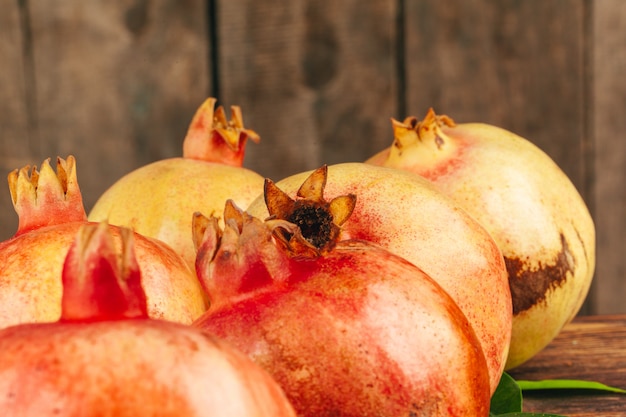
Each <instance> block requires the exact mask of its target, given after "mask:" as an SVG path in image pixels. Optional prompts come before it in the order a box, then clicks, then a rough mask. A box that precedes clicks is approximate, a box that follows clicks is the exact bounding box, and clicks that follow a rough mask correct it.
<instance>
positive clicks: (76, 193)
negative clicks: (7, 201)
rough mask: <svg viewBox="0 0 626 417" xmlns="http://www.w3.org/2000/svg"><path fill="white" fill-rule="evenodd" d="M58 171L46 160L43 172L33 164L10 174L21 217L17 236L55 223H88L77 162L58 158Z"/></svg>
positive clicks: (11, 190)
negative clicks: (77, 171)
mask: <svg viewBox="0 0 626 417" xmlns="http://www.w3.org/2000/svg"><path fill="white" fill-rule="evenodd" d="M56 168H57V172H56V173H55V172H54V170H53V169H52V167H51V166H50V158H48V159H46V160H44V161H43V162H42V164H41V168H40V170H37V167H36V166H33V167H32V168H31V167H30V166H29V165H26V166H24V167H22V168H21V169H16V170H14V171H12V172H11V173H9V175H8V178H7V179H8V183H9V190H10V192H11V200H12V202H13V207H14V208H15V211H16V213H17V215H18V217H19V225H18V229H17V232H16V233H15V236H17V235H20V234H22V233H25V232H28V231H30V230H33V229H36V228H39V227H43V226H49V225H54V224H61V223H68V222H73V221H85V220H87V213H86V212H85V207H84V205H83V199H82V194H81V192H80V188H79V186H78V181H77V176H76V160H75V158H74V157H73V156H72V155H70V156H68V157H67V160H65V159H63V158H60V157H57V161H56Z"/></svg>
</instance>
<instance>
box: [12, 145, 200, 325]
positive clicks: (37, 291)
mask: <svg viewBox="0 0 626 417" xmlns="http://www.w3.org/2000/svg"><path fill="white" fill-rule="evenodd" d="M9 189H10V191H11V197H12V199H13V204H14V206H15V210H16V212H17V214H18V217H19V226H18V230H17V232H16V233H15V235H14V236H13V237H12V238H10V239H8V240H5V241H4V242H0V256H1V257H2V259H3V262H1V263H0V328H2V327H6V326H9V325H14V324H19V323H26V322H48V321H56V320H58V319H59V317H60V315H61V308H60V300H61V293H62V285H61V275H62V268H63V263H64V261H65V256H66V254H67V251H68V249H69V247H70V245H71V243H72V241H73V240H74V237H75V236H76V232H77V230H78V229H79V228H80V227H81V225H83V224H85V223H87V216H86V214H85V209H84V206H83V203H82V197H81V192H80V188H79V186H78V181H77V175H76V161H75V158H74V157H73V156H69V157H68V158H67V160H64V159H62V158H57V173H56V174H55V172H54V170H53V169H52V167H51V166H50V161H49V160H46V161H44V162H43V163H42V164H41V170H40V171H39V170H37V168H36V167H33V168H32V170H31V169H30V167H28V166H25V167H23V168H22V169H20V170H15V171H13V172H11V173H10V174H9ZM110 228H111V233H112V234H113V235H114V236H115V240H116V242H117V243H116V244H117V245H120V244H121V243H120V242H119V239H120V237H119V233H120V232H119V228H117V227H115V226H110ZM190 233H191V229H190ZM135 248H136V252H137V259H138V262H139V264H140V265H141V268H142V270H143V272H144V273H143V278H142V279H143V286H144V288H145V291H146V294H147V297H148V312H149V314H150V316H151V317H154V318H163V319H167V320H172V321H178V322H181V323H185V324H189V323H191V322H192V321H193V320H194V319H195V318H197V317H198V316H200V314H202V313H203V312H204V311H205V310H206V308H207V301H206V295H205V293H204V291H203V289H202V286H201V285H200V283H199V282H198V279H197V278H196V276H195V272H194V271H193V270H191V269H190V268H189V266H188V265H187V263H186V262H185V260H184V259H182V258H181V257H180V255H178V254H177V253H176V252H174V250H173V249H172V248H170V247H169V246H167V245H166V244H164V243H163V242H161V241H158V240H156V239H150V238H147V237H144V236H141V235H139V234H136V236H135Z"/></svg>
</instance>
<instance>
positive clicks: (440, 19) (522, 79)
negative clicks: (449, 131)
mask: <svg viewBox="0 0 626 417" xmlns="http://www.w3.org/2000/svg"><path fill="white" fill-rule="evenodd" d="M582 5H583V2H581V1H572V0H555V1H550V2H544V1H542V0H529V1H512V0H505V1H498V2H493V1H488V0H470V1H466V0H454V1H446V2H438V1H420V2H407V7H406V19H407V23H406V51H407V52H406V60H407V63H406V65H407V69H406V74H407V79H406V84H407V88H406V91H405V93H406V94H407V104H408V113H410V114H412V115H417V116H418V117H420V118H421V117H422V116H423V115H425V114H426V111H427V110H428V108H429V107H434V109H435V111H437V112H438V113H444V114H448V115H449V116H450V117H452V118H453V119H455V120H456V121H458V122H486V123H491V124H494V125H497V126H500V127H503V128H505V129H508V130H511V131H513V132H515V133H517V134H519V135H522V136H524V137H526V138H527V139H529V140H531V141H532V142H534V143H535V144H537V145H538V146H539V147H540V148H541V149H543V150H544V151H545V152H546V153H548V154H549V155H550V156H551V157H552V158H553V159H554V160H555V161H556V162H557V164H559V166H561V167H562V168H563V170H564V171H565V172H566V174H567V175H568V176H569V177H570V178H571V179H572V181H573V182H574V184H575V185H576V186H577V187H578V188H579V190H581V192H582V191H584V190H583V187H582V185H583V183H584V181H583V175H584V172H583V171H582V170H581V164H582V161H583V159H584V158H585V155H583V154H582V148H581V143H582V141H583V135H584V133H585V132H584V121H585V115H584V111H585V106H584V103H583V98H584V96H583V92H584V89H583V83H584V74H585V73H584V68H583V64H584V63H583V51H584V33H585V32H584V21H583V7H582Z"/></svg>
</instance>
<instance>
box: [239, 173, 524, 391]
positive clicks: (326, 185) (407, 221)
mask: <svg viewBox="0 0 626 417" xmlns="http://www.w3.org/2000/svg"><path fill="white" fill-rule="evenodd" d="M344 194H355V195H357V196H358V199H357V202H356V205H355V207H354V212H353V213H352V215H351V216H350V217H349V218H348V219H347V220H345V223H343V224H342V226H341V232H340V235H341V236H340V239H362V240H367V241H369V242H373V243H375V244H378V245H381V246H383V247H384V248H385V249H387V250H390V251H391V252H393V253H395V254H397V255H400V256H402V257H403V258H405V259H406V260H408V261H409V262H411V263H413V264H415V265H416V266H418V267H419V268H420V269H422V270H423V271H424V272H426V273H427V274H428V275H429V276H430V277H431V278H432V279H434V280H435V281H437V283H438V284H439V285H441V286H442V287H443V288H444V289H445V290H446V291H447V292H448V294H450V296H451V297H452V298H453V299H454V300H455V302H456V303H457V304H458V305H459V307H460V308H461V310H462V311H463V313H464V314H465V315H466V316H467V318H468V320H469V321H470V323H471V325H472V326H473V328H474V331H475V332H476V335H477V336H478V339H479V340H480V342H481V346H482V348H483V351H484V353H485V357H486V359H487V364H488V366H489V374H490V381H491V390H492V392H493V391H495V389H496V387H497V385H498V382H499V380H500V377H501V375H502V371H503V369H504V364H505V361H506V358H507V354H508V349H509V342H510V338H511V320H512V308H511V293H510V290H509V284H508V280H507V273H506V268H505V264H504V259H503V257H502V253H501V252H500V250H499V248H498V246H497V244H496V243H495V242H494V240H493V239H492V237H491V236H490V235H489V233H487V231H486V230H485V229H484V228H483V227H482V226H481V225H480V224H479V223H478V222H477V221H476V220H474V219H473V218H472V217H470V216H469V215H468V214H467V212H466V211H464V210H463V209H461V208H460V207H459V206H458V205H457V204H456V203H454V202H453V201H452V200H451V199H450V198H448V197H447V196H445V195H443V194H442V193H441V192H439V191H437V190H436V189H435V187H434V186H433V185H432V184H431V183H430V182H428V181H427V180H425V179H424V178H422V177H419V176H417V175H415V174H412V173H409V172H403V171H400V170H396V169H391V168H382V167H376V166H373V165H368V164H363V163H343V164H336V165H331V166H328V167H326V166H323V167H321V168H319V169H317V170H315V171H309V172H303V173H299V174H296V175H292V176H290V177H288V178H285V179H282V180H280V181H278V182H277V183H274V182H273V181H271V180H267V181H266V185H265V199H264V198H263V196H261V197H259V198H257V199H256V200H255V201H254V202H253V203H252V204H251V205H250V206H249V207H248V210H247V211H248V212H249V213H250V214H251V215H253V216H256V217H259V218H265V217H267V216H268V215H269V216H271V217H273V218H281V219H286V220H288V221H291V222H295V223H298V224H299V225H301V227H302V228H303V234H304V235H305V236H308V235H309V234H310V233H311V234H312V233H315V230H316V229H320V228H321V227H323V225H324V223H326V220H325V219H326V218H328V217H329V206H330V207H332V205H334V204H337V202H336V201H337V200H336V198H337V197H338V196H341V195H344ZM268 197H269V198H268ZM303 211H314V212H315V213H316V215H317V217H318V218H316V219H313V220H311V219H306V220H305V222H307V223H311V225H307V224H303V221H302V220H300V219H299V218H298V217H299V216H300V214H299V213H301V212H303ZM331 217H332V216H331Z"/></svg>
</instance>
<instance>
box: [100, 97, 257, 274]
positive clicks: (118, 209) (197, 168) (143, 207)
mask: <svg viewBox="0 0 626 417" xmlns="http://www.w3.org/2000/svg"><path fill="white" fill-rule="evenodd" d="M215 103H216V100H215V99H214V98H209V99H207V100H206V101H205V102H204V103H203V104H202V105H201V106H200V107H199V108H198V110H197V112H196V114H195V115H194V117H193V119H192V121H191V124H190V126H189V130H188V132H187V135H186V137H185V139H184V141H183V155H182V157H176V158H168V159H163V160H160V161H156V162H153V163H150V164H148V165H145V166H142V167H140V168H137V169H136V170H134V171H132V172H130V173H128V174H126V175H125V176H123V177H122V178H120V179H119V180H117V181H116V182H115V183H114V184H113V185H111V186H110V187H109V188H108V189H107V190H106V191H105V192H104V193H103V194H102V195H101V196H100V198H99V199H98V200H97V201H96V203H95V204H94V206H93V207H92V209H91V211H90V212H89V216H88V218H89V220H90V221H96V222H98V221H102V220H107V221H108V222H109V223H111V224H115V225H119V226H127V227H132V228H133V229H134V230H135V231H136V232H138V233H140V234H142V235H144V236H148V237H152V238H155V239H159V240H161V241H163V242H165V243H167V244H168V245H169V246H171V247H172V248H174V250H175V251H176V252H178V254H180V255H181V256H182V257H183V258H184V259H185V260H186V261H187V263H188V264H189V266H190V268H191V269H192V270H193V269H194V262H195V257H196V253H195V248H194V246H193V241H192V238H191V219H192V217H193V213H194V212H195V211H198V210H201V211H202V212H204V213H213V212H215V213H219V212H221V210H222V208H223V207H224V203H225V202H226V199H227V198H233V199H234V200H235V201H236V202H237V203H238V204H240V205H247V204H249V203H250V202H251V201H252V200H253V199H254V197H256V196H257V195H258V194H259V190H261V189H262V187H263V177H262V176H260V175H259V174H257V173H256V172H254V171H251V170H249V169H246V168H244V167H242V164H243V158H244V153H245V146H246V142H247V140H248V139H252V140H253V141H259V136H258V135H257V134H256V133H255V132H254V131H252V130H250V129H246V128H244V126H243V119H242V115H241V110H240V108H239V107H237V106H232V108H231V110H232V117H231V121H228V120H227V119H226V115H225V113H224V108H223V107H222V106H219V107H218V108H217V109H215V110H214V107H215Z"/></svg>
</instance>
